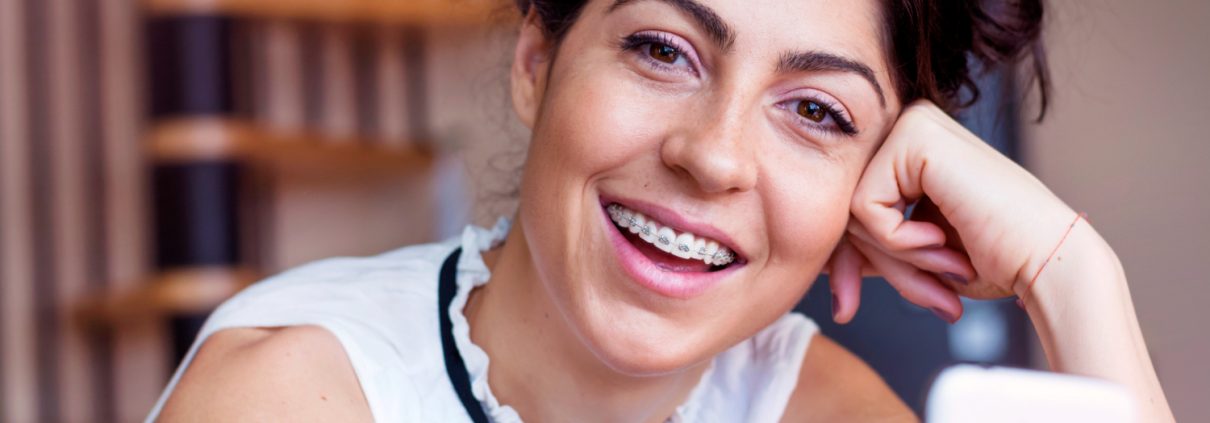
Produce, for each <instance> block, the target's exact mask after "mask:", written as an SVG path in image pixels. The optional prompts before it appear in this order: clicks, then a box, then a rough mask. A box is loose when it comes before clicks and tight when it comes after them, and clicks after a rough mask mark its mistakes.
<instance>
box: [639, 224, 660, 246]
mask: <svg viewBox="0 0 1210 423" xmlns="http://www.w3.org/2000/svg"><path fill="white" fill-rule="evenodd" d="M657 230H659V227H657V226H656V225H655V221H652V220H648V221H647V222H646V223H644V224H643V227H642V228H641V229H640V230H639V238H642V239H643V241H647V242H648V243H651V244H655V236H656V235H655V232H656V231H657Z"/></svg>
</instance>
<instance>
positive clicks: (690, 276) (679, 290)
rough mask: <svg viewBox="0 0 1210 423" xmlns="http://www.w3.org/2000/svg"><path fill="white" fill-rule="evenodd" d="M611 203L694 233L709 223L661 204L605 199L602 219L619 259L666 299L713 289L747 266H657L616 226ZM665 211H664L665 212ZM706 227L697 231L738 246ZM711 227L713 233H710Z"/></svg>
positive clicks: (637, 278)
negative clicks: (686, 268)
mask: <svg viewBox="0 0 1210 423" xmlns="http://www.w3.org/2000/svg"><path fill="white" fill-rule="evenodd" d="M610 203H618V204H621V205H623V206H624V207H626V208H630V209H631V210H635V211H638V212H640V213H643V214H645V215H648V216H651V217H652V218H654V219H656V220H659V221H660V222H663V223H665V224H669V225H674V226H676V227H678V228H682V229H684V230H687V231H690V232H694V230H696V229H700V228H703V227H705V226H703V225H700V224H697V225H695V224H693V223H692V222H686V221H685V220H684V219H681V218H680V217H679V216H675V213H671V212H669V211H667V210H663V209H660V208H658V207H651V206H650V205H647V206H645V205H642V204H640V203H638V202H630V201H629V200H615V199H608V200H607V199H605V198H602V203H601V219H602V221H603V222H602V223H603V224H604V226H605V230H606V232H607V233H608V236H609V240H610V243H611V244H613V247H614V248H613V249H614V253H615V255H616V257H617V259H618V262H619V263H621V265H622V266H621V267H622V269H623V270H624V271H625V272H626V273H627V274H628V275H629V276H630V278H631V279H633V280H634V281H635V282H637V284H638V285H639V286H642V287H643V288H646V289H647V290H649V291H651V292H654V293H656V294H658V295H660V296H662V297H666V298H671V299H677V300H688V299H691V298H694V297H698V296H700V295H702V294H704V293H706V292H707V291H709V290H710V288H712V287H714V286H717V285H718V284H720V283H721V282H722V281H723V280H724V279H726V278H727V277H728V276H730V275H732V274H734V273H735V272H736V271H738V270H739V269H740V268H742V267H744V263H736V264H733V265H731V266H727V267H726V268H724V269H722V270H717V271H713V272H671V271H667V270H664V269H662V268H660V267H659V266H656V264H655V263H654V262H652V261H651V259H649V258H647V256H646V255H644V254H643V253H642V252H640V251H639V250H638V248H636V247H635V246H634V245H633V244H631V243H630V241H629V240H627V239H626V238H625V237H624V236H623V235H622V233H621V231H620V230H619V229H618V227H617V226H616V225H614V223H613V220H611V219H610V218H609V213H608V212H606V210H605V206H606V205H608V204H610ZM632 205H636V206H637V207H633V208H632ZM648 212H651V214H648ZM661 212H663V213H664V214H663V215H661V214H660V213H661ZM669 215H671V216H672V218H668V217H669ZM665 218H668V220H662V219H665ZM706 229H707V230H703V231H702V232H694V233H698V234H701V235H702V236H708V237H711V238H713V239H715V240H717V241H719V242H723V243H726V244H727V245H728V248H731V247H730V245H734V244H733V243H730V242H727V241H724V239H722V237H718V238H716V237H715V236H717V235H718V234H720V233H721V232H719V231H718V230H717V229H713V228H709V227H706ZM711 230H712V231H713V233H712V232H710V231H711ZM737 254H738V253H737Z"/></svg>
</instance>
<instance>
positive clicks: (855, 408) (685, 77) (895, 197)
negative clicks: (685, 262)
mask: <svg viewBox="0 0 1210 423" xmlns="http://www.w3.org/2000/svg"><path fill="white" fill-rule="evenodd" d="M612 3H613V2H612V1H607V0H596V1H591V2H589V4H588V5H587V6H586V8H585V10H584V11H583V12H582V13H581V16H580V18H579V20H578V21H577V22H576V24H575V25H573V26H572V28H571V29H570V31H569V32H568V34H567V35H566V37H565V38H564V39H563V40H561V42H560V43H559V44H558V45H556V44H555V43H553V42H552V40H549V39H547V38H546V36H545V35H544V34H543V33H542V31H541V30H540V29H539V27H538V26H537V25H536V17H535V16H533V15H531V16H529V17H527V18H526V20H525V22H524V23H523V24H522V28H521V31H520V37H519V40H518V43H517V47H516V51H515V56H514V64H513V67H512V69H511V80H512V87H513V92H512V95H513V100H514V107H515V109H516V112H517V114H518V116H519V118H520V120H521V121H522V122H523V123H524V124H526V125H527V126H528V127H530V128H531V129H532V130H533V139H532V141H531V146H530V157H529V160H528V165H527V166H526V168H525V170H524V174H523V177H522V186H521V193H522V196H521V202H520V209H519V211H518V215H517V218H516V224H515V225H514V226H513V228H512V230H511V232H510V233H509V235H508V237H507V239H506V241H505V243H504V244H503V246H502V247H500V248H499V249H496V250H493V251H489V252H487V253H486V254H485V260H486V261H487V263H488V265H489V267H490V268H491V269H492V280H491V283H489V284H487V285H485V286H483V287H481V288H479V289H476V290H475V291H473V292H472V295H471V298H470V300H469V303H468V305H467V308H466V310H465V314H466V315H467V318H468V320H469V321H470V323H471V328H472V332H471V337H472V339H473V340H474V342H475V343H476V344H477V345H479V346H481V347H482V348H483V349H484V350H486V351H487V352H488V354H489V355H490V356H491V357H492V366H491V368H490V374H489V379H490V381H491V385H492V390H493V392H494V393H495V394H496V396H497V397H498V398H499V399H500V400H501V402H503V403H505V404H509V405H510V406H512V407H514V408H515V409H517V411H518V412H519V413H520V414H521V415H522V416H524V417H525V418H526V419H527V420H529V421H573V420H574V421H650V422H659V421H663V420H664V419H665V418H667V416H669V415H670V414H672V412H673V410H674V409H675V407H676V406H677V405H679V404H681V403H683V402H684V401H685V399H686V398H687V396H688V394H689V392H690V390H691V389H692V388H693V387H694V385H695V384H696V383H697V381H698V380H699V379H700V376H701V374H702V372H703V371H704V369H705V366H706V364H707V363H708V362H709V360H710V359H711V358H712V357H714V356H715V355H717V354H718V353H720V352H721V351H723V350H725V349H727V348H729V347H730V346H732V345H734V344H735V343H737V342H739V341H741V340H743V339H746V338H748V337H751V336H752V335H753V334H755V333H756V332H757V331H759V330H760V329H762V328H764V327H766V326H767V325H768V324H769V323H771V322H772V321H774V320H775V319H777V318H778V317H780V316H782V315H784V314H785V313H786V312H787V311H789V310H790V309H791V308H792V307H793V305H794V304H795V302H797V300H798V299H799V298H800V297H801V296H802V294H803V293H804V292H805V291H806V290H807V289H808V288H809V287H810V284H811V283H812V281H813V280H814V279H815V278H814V275H816V274H819V273H820V272H830V273H831V274H832V278H831V280H832V283H833V292H834V294H835V295H836V299H837V307H836V310H835V314H836V316H835V318H836V320H837V321H839V322H847V321H848V320H850V319H851V318H852V316H853V314H854V313H856V311H857V308H858V304H859V292H860V291H859V284H860V276H861V275H862V274H880V275H884V276H885V277H887V279H888V280H889V281H890V282H891V283H892V284H893V285H894V286H895V287H896V288H897V289H898V290H899V291H900V293H901V294H903V295H904V297H905V298H907V299H908V300H910V301H912V302H914V303H916V304H919V305H921V306H924V307H927V308H930V309H933V310H934V311H935V312H937V313H938V315H939V316H942V317H943V318H945V319H946V320H951V321H952V320H954V319H956V318H957V317H958V316H960V315H961V303H960V302H959V301H958V294H959V293H962V294H966V295H971V296H978V297H995V296H1002V295H1005V294H1007V293H1016V294H1018V295H1022V296H1023V298H1024V303H1025V306H1026V310H1027V312H1029V314H1030V317H1031V320H1032V321H1033V322H1034V324H1035V326H1036V327H1037V328H1038V332H1039V334H1040V335H1041V339H1042V342H1043V345H1044V347H1045V348H1046V351H1047V355H1048V358H1050V360H1051V363H1052V366H1054V368H1055V369H1056V370H1059V371H1067V372H1072V373H1079V374H1085V375H1091V376H1098V377H1104V378H1108V379H1110V380H1114V381H1118V382H1120V383H1123V384H1124V385H1126V386H1128V387H1130V388H1131V389H1134V390H1135V391H1136V392H1137V393H1138V394H1139V397H1140V398H1142V399H1143V404H1144V408H1143V410H1144V413H1145V414H1144V416H1145V417H1146V418H1148V421H1152V420H1154V421H1165V420H1169V421H1170V420H1171V412H1170V411H1169V410H1168V406H1167V402H1166V400H1165V399H1164V397H1163V392H1162V390H1161V389H1160V386H1159V383H1158V381H1157V380H1156V379H1155V374H1154V370H1153V369H1152V367H1151V363H1150V360H1149V359H1148V357H1147V354H1146V349H1145V344H1144V343H1143V340H1142V336H1141V334H1140V333H1139V331H1138V324H1137V321H1136V319H1135V317H1134V313H1133V308H1132V307H1131V306H1130V300H1129V291H1128V289H1127V288H1126V281H1125V278H1124V276H1122V273H1121V271H1120V265H1118V262H1117V258H1116V256H1114V255H1113V252H1112V249H1110V248H1109V247H1108V245H1107V244H1105V243H1104V241H1103V240H1102V239H1101V238H1100V237H1099V236H1098V235H1097V234H1096V232H1095V231H1094V230H1093V229H1092V228H1091V226H1089V225H1087V224H1086V223H1084V224H1077V225H1076V226H1075V227H1074V228H1073V229H1072V233H1071V234H1070V236H1069V237H1068V238H1067V239H1066V240H1065V241H1064V243H1063V244H1062V246H1061V248H1059V249H1058V250H1057V251H1058V252H1057V254H1058V255H1059V257H1062V258H1063V259H1062V261H1061V264H1059V263H1060V262H1059V261H1055V262H1051V263H1050V264H1049V265H1048V267H1046V269H1045V270H1046V272H1045V273H1042V274H1041V275H1042V276H1041V277H1040V278H1039V279H1038V280H1037V282H1036V285H1034V287H1033V288H1032V290H1029V288H1026V287H1027V286H1028V285H1029V284H1028V281H1029V280H1031V279H1032V276H1033V275H1034V274H1036V273H1039V269H1042V267H1043V263H1045V262H1046V258H1047V257H1048V256H1049V254H1050V252H1051V251H1052V250H1054V246H1055V245H1056V243H1057V242H1058V238H1059V237H1060V236H1061V235H1062V234H1063V233H1064V232H1065V231H1066V230H1067V227H1068V226H1069V225H1070V223H1071V221H1072V218H1073V217H1074V216H1075V213H1074V212H1073V211H1071V209H1070V208H1068V207H1067V206H1066V205H1064V204H1063V203H1062V202H1061V201H1060V200H1059V199H1057V198H1056V197H1055V196H1054V195H1053V194H1051V193H1050V192H1049V191H1048V190H1047V189H1046V188H1045V187H1044V186H1043V185H1042V184H1041V183H1040V182H1038V181H1037V180H1036V179H1035V178H1033V177H1032V176H1031V175H1029V173H1028V172H1026V171H1025V170H1023V169H1021V168H1020V167H1018V166H1016V165H1015V164H1013V163H1012V162H1011V161H1009V160H1008V159H1006V158H1004V157H1003V156H1001V155H999V154H998V153H996V152H995V151H994V150H992V149H991V148H989V147H987V146H986V145H985V144H984V143H983V142H982V141H980V140H979V139H978V138H976V137H975V136H974V135H972V134H970V133H969V132H967V131H965V130H964V129H962V128H961V126H960V125H958V124H957V123H956V122H954V121H953V119H951V118H950V117H948V116H946V115H945V114H944V113H942V112H941V111H940V110H939V109H937V107H936V106H934V105H932V104H931V103H928V102H915V103H911V104H909V105H907V106H906V107H905V106H903V105H902V103H901V101H900V99H899V98H898V97H897V96H896V95H895V93H894V91H893V90H892V89H890V87H893V86H894V85H893V84H892V81H891V76H890V74H889V73H888V72H887V63H886V61H885V57H886V56H885V51H886V46H883V45H881V44H880V41H879V40H880V39H881V38H880V36H879V34H880V25H881V22H880V20H879V18H878V16H879V15H878V9H877V7H878V2H876V1H874V0H869V1H853V2H829V1H823V0H798V1H782V0H759V1H745V2H726V1H722V0H713V1H701V4H702V5H704V6H706V7H708V8H709V9H710V10H712V11H713V13H714V14H716V15H717V16H718V17H720V18H721V19H722V20H723V21H725V22H726V25H727V26H728V27H729V28H730V29H731V30H732V32H733V33H734V35H735V36H734V38H733V39H732V40H731V41H730V42H729V43H723V44H722V45H718V43H716V42H715V41H714V40H713V39H712V37H711V36H710V34H709V33H708V32H707V31H706V30H705V28H703V27H702V26H701V25H699V24H698V22H697V20H695V19H693V18H692V16H691V15H690V14H688V13H685V12H684V11H683V10H681V9H678V8H676V7H674V6H673V5H672V4H671V2H666V1H661V0H633V1H631V2H628V3H626V4H625V5H623V6H619V7H616V8H612V10H611V8H610V6H611V5H612ZM645 31H656V32H658V33H660V34H663V38H661V42H664V41H668V42H670V43H671V44H675V46H674V47H676V48H677V50H678V53H679V54H678V55H677V56H676V60H673V63H664V65H667V66H663V65H659V64H658V63H657V62H658V60H657V61H656V62H653V61H652V60H651V59H653V58H654V57H657V56H659V57H664V58H668V56H660V55H658V54H657V55H655V56H653V55H652V54H651V53H652V52H653V50H651V49H650V48H638V49H630V50H627V49H623V48H621V46H620V44H621V43H620V40H622V39H623V38H624V37H626V36H629V35H632V34H635V33H639V32H645ZM645 47H651V46H650V45H647V46H645ZM802 51H816V52H826V53H829V54H833V55H835V56H839V57H843V58H846V59H848V60H851V61H853V62H858V63H862V64H865V65H866V66H867V67H868V68H869V69H870V71H871V72H870V76H872V79H873V82H872V83H871V81H870V80H868V79H867V78H865V77H863V76H861V75H860V74H858V73H855V72H848V71H837V70H826V71H820V70H813V71H795V72H786V71H784V69H779V67H778V61H779V59H780V58H781V57H784V56H785V55H786V54H787V53H788V52H802ZM659 63H663V62H659ZM875 85H877V86H879V87H882V88H883V89H882V91H883V95H882V96H880V95H879V90H878V89H876V88H875ZM880 97H881V98H880ZM804 99H808V100H810V101H824V102H829V103H830V104H834V105H837V106H838V107H841V108H843V110H844V115H845V116H849V117H851V118H852V120H853V121H854V124H855V126H856V127H857V129H858V131H857V133H856V134H855V135H845V134H843V133H842V132H841V131H839V130H837V128H838V127H839V126H840V125H835V122H836V119H837V117H835V116H828V117H826V118H825V119H823V120H822V121H820V122H815V121H813V120H809V119H806V118H805V117H804V116H803V115H801V114H799V113H797V111H798V108H797V107H795V106H797V105H799V104H798V102H799V101H803V100H804ZM926 164H927V166H926ZM993 193H994V195H992V194H993ZM602 195H606V196H622V197H626V198H634V199H639V200H642V201H647V202H658V203H659V204H661V205H662V206H664V207H667V208H669V209H672V210H674V211H675V212H677V213H679V214H681V215H682V216H684V217H686V218H689V219H693V220H697V221H702V222H708V223H709V224H712V225H714V226H715V227H717V228H719V229H720V230H722V231H723V232H725V233H726V234H728V235H729V236H730V237H731V238H732V239H733V240H734V244H735V247H737V249H738V250H739V251H742V252H743V254H744V259H745V261H746V264H744V266H743V267H741V268H739V269H738V270H737V271H735V272H733V273H732V274H730V275H729V276H728V277H727V278H726V279H724V280H723V281H722V282H721V283H720V284H718V285H717V286H714V287H712V288H711V289H709V290H708V291H706V292H705V293H704V294H702V295H700V296H697V297H694V298H692V299H689V300H670V299H668V298H664V297H660V296H658V295H656V294H653V293H652V292H650V291H645V290H643V289H642V288H638V287H637V286H636V285H635V282H634V281H632V280H630V279H629V278H630V277H629V276H628V275H627V274H626V273H624V272H623V271H621V270H620V267H619V265H618V263H617V261H616V260H617V259H616V258H614V255H613V252H612V248H613V247H612V246H611V244H610V243H609V241H608V238H607V237H606V235H605V234H606V232H605V231H606V230H607V229H608V226H606V225H608V223H607V222H605V221H604V220H603V218H602V216H601V213H602V212H601V204H600V197H601V196H602ZM926 195H927V197H928V198H929V199H930V200H931V202H932V203H934V204H935V205H936V210H935V211H936V212H935V213H933V214H932V215H931V216H926V217H925V218H920V220H915V221H904V220H903V216H902V213H901V209H902V206H903V204H908V203H911V202H913V201H916V200H917V199H919V198H921V197H923V196H926ZM1019 204H1031V205H1033V208H1032V209H1031V210H1028V211H1025V212H1021V211H1019V208H1018V207H1016V205H1019ZM947 233H948V234H949V235H947ZM958 238H960V239H961V241H960V242H959V240H958ZM942 274H950V275H952V276H949V277H941V276H939V275H942ZM959 280H965V281H967V282H966V283H958V282H957V281H959ZM1089 292H1094V293H1095V295H1090V294H1089ZM1056 316H1064V318H1063V319H1058V318H1056ZM1107 334H1108V335H1110V336H1106V335H1107ZM1123 334H1125V335H1124V336H1123ZM518 340H522V341H523V342H518ZM283 357H289V359H282V358H283ZM196 360H197V361H195V363H194V364H193V365H192V366H191V367H190V368H189V370H188V371H187V372H186V374H185V376H184V379H183V380H182V382H181V384H180V385H179V386H178V388H177V391H176V392H175V393H174V395H173V396H172V398H171V399H170V400H169V402H168V404H167V406H166V408H165V411H164V414H163V418H164V420H166V421H191V420H203V419H204V420H207V421H224V420H242V419H247V418H249V417H255V416H273V417H274V418H275V419H282V418H283V417H284V418H285V419H286V420H290V421H296V420H297V421H312V420H315V421H333V420H337V421H366V420H367V419H368V418H369V414H368V408H367V406H366V404H365V399H364V397H362V395H361V391H360V387H359V386H358V385H357V379H356V377H355V375H354V374H353V372H352V368H351V366H350V365H349V363H348V361H347V358H345V357H344V355H343V351H342V350H341V349H340V346H339V343H338V342H337V341H336V340H335V338H334V337H333V336H332V335H331V334H328V333H327V332H325V331H323V330H321V329H317V328H309V327H293V328H279V329H237V330H228V331H223V332H220V333H218V334H216V335H215V336H214V337H212V338H211V339H210V340H208V341H207V342H206V343H205V344H204V346H203V347H202V350H201V351H200V352H199V354H198V356H197V359H196ZM314 369H323V371H319V372H315V371H313V370H314ZM299 373H303V374H302V375H299ZM236 375H238V376H239V377H238V378H237V377H236ZM799 380H800V381H801V383H800V384H799V385H798V387H797V388H796V390H795V392H794V393H793V395H792V398H791V401H790V405H789V406H788V407H787V410H786V414H785V416H784V417H783V420H784V421H837V420H844V421H912V420H914V416H912V415H911V413H910V411H909V410H908V409H907V407H906V406H904V404H903V403H902V402H900V401H899V400H898V398H896V397H895V396H894V394H893V393H891V392H890V390H889V389H888V388H887V387H886V385H885V384H884V383H883V382H882V381H881V380H880V379H879V378H878V377H877V375H875V374H874V373H873V372H872V371H871V370H870V369H869V368H868V367H867V366H866V365H865V364H864V363H862V362H861V361H860V360H859V359H857V358H856V357H854V356H853V355H852V354H851V353H848V352H847V351H845V350H844V349H843V348H841V347H839V346H837V345H836V344H835V343H833V342H832V341H830V340H828V339H827V338H825V337H823V336H816V337H815V339H814V340H813V341H812V343H811V346H810V347H809V349H808V351H807V354H806V357H805V358H804V362H803V366H802V370H801V372H800V375H799ZM233 393H234V394H233Z"/></svg>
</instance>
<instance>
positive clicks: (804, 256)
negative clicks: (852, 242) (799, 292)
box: [765, 154, 862, 279]
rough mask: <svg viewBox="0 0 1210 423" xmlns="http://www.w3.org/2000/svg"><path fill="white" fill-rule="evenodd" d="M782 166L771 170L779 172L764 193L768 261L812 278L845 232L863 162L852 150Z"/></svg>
mask: <svg viewBox="0 0 1210 423" xmlns="http://www.w3.org/2000/svg"><path fill="white" fill-rule="evenodd" d="M783 157H790V156H789V155H786V156H783ZM787 162H788V160H787ZM783 164H784V165H787V167H786V168H785V169H780V170H775V171H773V172H775V173H774V174H777V175H783V176H780V177H778V178H775V179H773V180H771V181H770V183H769V185H768V186H767V187H766V193H765V194H766V201H765V211H766V214H765V216H766V221H767V222H768V224H769V228H770V230H769V231H768V233H769V244H770V253H771V254H770V265H771V266H779V267H780V266H785V267H788V268H790V269H787V270H789V271H791V272H793V273H794V274H798V275H802V274H810V275H811V279H813V278H814V275H815V274H817V273H818V272H819V271H820V269H822V267H823V265H824V264H825V263H826V262H827V259H828V258H829V257H830V256H831V253H832V250H833V249H834V248H835V246H836V244H837V243H838V242H839V241H840V238H841V236H842V235H843V234H844V231H845V225H846V224H847V223H848V219H849V206H850V203H851V199H852V196H853V190H854V189H855V187H856V185H857V180H858V177H859V176H860V170H858V169H860V168H861V165H862V160H860V157H858V155H855V154H854V155H850V156H849V157H839V158H836V159H835V160H833V159H824V158H822V157H812V158H810V159H808V160H801V161H799V162H797V163H793V164H790V163H783Z"/></svg>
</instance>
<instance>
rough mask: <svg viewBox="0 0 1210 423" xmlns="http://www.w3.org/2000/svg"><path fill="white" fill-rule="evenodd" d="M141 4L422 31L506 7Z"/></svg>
mask: <svg viewBox="0 0 1210 423" xmlns="http://www.w3.org/2000/svg"><path fill="white" fill-rule="evenodd" d="M143 4H144V9H145V10H147V11H148V12H150V13H152V14H156V15H173V14H221V15H231V16H239V17H253V18H269V19H298V20H313V21H323V22H368V23H388V24H407V25H426V26H451V25H481V24H486V23H489V21H491V19H490V18H491V16H492V14H493V13H495V12H496V11H497V10H499V8H500V7H502V5H504V4H503V3H502V2H500V1H498V0H144V2H143Z"/></svg>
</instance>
